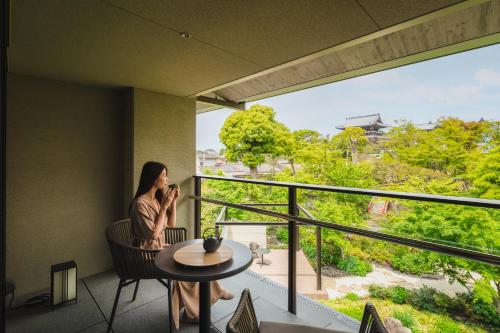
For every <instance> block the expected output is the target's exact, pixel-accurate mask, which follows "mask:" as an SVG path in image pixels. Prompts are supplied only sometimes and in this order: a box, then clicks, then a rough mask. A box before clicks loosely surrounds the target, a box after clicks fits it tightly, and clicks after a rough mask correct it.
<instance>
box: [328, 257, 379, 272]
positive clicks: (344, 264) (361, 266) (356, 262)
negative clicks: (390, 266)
mask: <svg viewBox="0 0 500 333" xmlns="http://www.w3.org/2000/svg"><path fill="white" fill-rule="evenodd" d="M337 266H338V267H339V268H340V269H341V270H343V271H346V272H348V273H352V274H355V275H358V276H366V274H368V273H370V272H371V271H373V268H372V265H370V263H368V262H365V261H362V260H361V259H359V258H357V257H353V256H348V257H347V258H345V259H340V260H339V263H338V264H337Z"/></svg>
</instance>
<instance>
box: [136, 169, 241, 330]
mask: <svg viewBox="0 0 500 333" xmlns="http://www.w3.org/2000/svg"><path fill="white" fill-rule="evenodd" d="M167 184H168V169H167V167H166V166H165V165H164V164H162V163H159V162H147V163H146V164H144V166H143V167H142V172H141V178H140V180H139V187H138V188H137V192H136V193H135V196H134V199H133V200H132V202H131V204H130V208H129V214H130V221H131V232H132V240H133V245H134V246H137V247H140V248H144V249H162V248H164V247H166V246H169V244H166V243H165V232H164V231H165V228H168V227H170V228H173V227H175V215H176V205H177V199H178V198H179V195H180V188H178V187H177V188H168V186H167ZM198 288H199V284H198V283H197V282H181V281H173V297H172V303H173V306H172V309H171V311H172V315H173V318H174V323H175V327H176V328H177V329H179V310H180V309H181V308H182V307H184V308H185V310H184V314H185V316H186V317H187V318H186V319H188V320H196V319H198V316H199V311H198V310H199V309H198V306H199V304H198V295H199V291H198ZM210 290H211V293H212V297H211V298H212V304H214V303H215V302H217V300H218V299H219V298H222V299H224V300H229V299H232V298H233V295H232V294H231V292H229V291H228V290H226V289H224V288H223V287H222V286H221V285H220V283H219V282H218V281H214V282H212V285H211V288H210Z"/></svg>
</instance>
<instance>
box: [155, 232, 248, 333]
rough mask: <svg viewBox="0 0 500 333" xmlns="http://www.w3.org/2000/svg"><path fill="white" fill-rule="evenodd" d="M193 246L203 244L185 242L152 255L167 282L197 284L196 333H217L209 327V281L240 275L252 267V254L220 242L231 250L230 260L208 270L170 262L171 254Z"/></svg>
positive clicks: (198, 241) (241, 245)
mask: <svg viewBox="0 0 500 333" xmlns="http://www.w3.org/2000/svg"><path fill="white" fill-rule="evenodd" d="M196 243H203V240H202V239H194V240H188V241H185V242H182V243H177V244H174V245H172V246H169V247H166V248H164V249H163V250H161V251H160V252H159V253H158V254H157V255H156V258H155V264H156V267H157V268H158V269H159V270H160V271H161V272H162V273H163V274H164V275H165V276H166V277H167V278H169V279H172V280H177V281H189V282H199V283H200V321H199V327H200V333H209V332H217V331H216V329H215V328H212V327H211V324H210V306H211V304H210V281H215V280H220V279H224V278H227V277H230V276H233V275H236V274H238V273H240V272H243V271H244V270H245V269H247V268H248V267H249V266H250V265H251V264H252V259H253V256H252V251H250V249H249V248H248V247H246V246H244V245H243V244H241V243H238V242H235V241H232V240H228V239H224V240H223V241H222V244H224V245H226V246H229V247H231V249H232V250H233V258H232V259H231V260H229V261H226V262H225V263H222V264H219V265H215V266H208V267H191V266H185V265H181V264H179V263H177V262H175V261H174V258H173V256H174V253H175V251H177V250H178V249H180V248H182V247H184V246H187V245H192V244H196ZM170 311H171V310H170Z"/></svg>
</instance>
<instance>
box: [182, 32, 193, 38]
mask: <svg viewBox="0 0 500 333" xmlns="http://www.w3.org/2000/svg"><path fill="white" fill-rule="evenodd" d="M179 35H180V36H181V37H182V38H191V34H190V33H189V32H181V33H179Z"/></svg>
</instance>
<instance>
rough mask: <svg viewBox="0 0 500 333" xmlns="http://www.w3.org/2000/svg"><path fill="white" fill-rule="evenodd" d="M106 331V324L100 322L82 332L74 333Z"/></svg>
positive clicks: (102, 332) (104, 332) (101, 332)
mask: <svg viewBox="0 0 500 333" xmlns="http://www.w3.org/2000/svg"><path fill="white" fill-rule="evenodd" d="M107 329H108V323H107V322H106V321H102V322H100V323H98V324H95V325H92V326H90V327H87V328H85V329H83V330H80V331H76V332H75V333H106V330H107Z"/></svg>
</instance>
